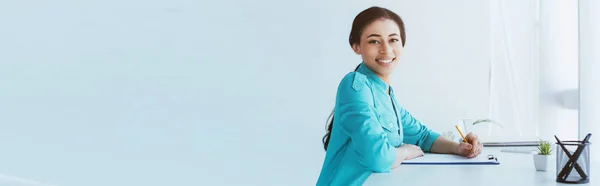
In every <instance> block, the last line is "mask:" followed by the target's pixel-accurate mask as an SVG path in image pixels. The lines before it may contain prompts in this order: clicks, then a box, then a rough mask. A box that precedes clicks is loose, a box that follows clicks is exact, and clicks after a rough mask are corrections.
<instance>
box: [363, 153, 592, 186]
mask: <svg viewBox="0 0 600 186" xmlns="http://www.w3.org/2000/svg"><path fill="white" fill-rule="evenodd" d="M505 148H514V147H485V148H484V149H485V150H484V151H485V152H483V153H482V154H481V155H483V156H487V155H488V154H494V155H495V156H496V157H497V158H498V161H499V162H500V165H400V167H398V168H396V169H394V170H392V171H391V172H390V173H376V174H372V175H371V176H370V177H369V178H368V179H367V181H366V182H365V184H364V185H373V186H384V185H394V186H398V185H419V186H421V185H423V186H427V185H434V186H478V185H482V186H507V185H511V186H515V185H523V186H548V185H570V186H575V185H582V186H591V185H596V186H598V185H600V174H599V172H598V169H597V168H598V167H600V164H598V163H594V162H592V165H591V167H590V174H591V175H590V181H589V182H588V183H586V184H564V183H559V182H556V181H555V180H556V156H555V155H554V154H555V152H556V151H553V152H552V155H551V157H549V159H550V161H549V164H548V170H547V171H546V172H541V171H536V170H535V167H534V165H533V155H532V154H521V153H508V152H500V151H501V149H505ZM523 148H530V149H531V148H534V147H523ZM573 172H575V170H573Z"/></svg>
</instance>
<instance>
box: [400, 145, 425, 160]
mask: <svg viewBox="0 0 600 186" xmlns="http://www.w3.org/2000/svg"><path fill="white" fill-rule="evenodd" d="M399 149H401V150H402V151H403V152H402V153H403V154H404V157H405V158H404V160H410V159H413V158H416V157H421V156H423V155H425V153H424V152H423V150H421V147H419V146H416V145H411V144H406V143H405V144H402V146H400V148H399Z"/></svg>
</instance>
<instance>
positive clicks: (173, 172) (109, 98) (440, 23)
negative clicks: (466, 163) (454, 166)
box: [0, 0, 490, 186]
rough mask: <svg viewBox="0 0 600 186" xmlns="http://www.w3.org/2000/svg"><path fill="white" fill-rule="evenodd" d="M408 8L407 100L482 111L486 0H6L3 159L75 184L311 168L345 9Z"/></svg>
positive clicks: (345, 54) (0, 65)
mask: <svg viewBox="0 0 600 186" xmlns="http://www.w3.org/2000/svg"><path fill="white" fill-rule="evenodd" d="M371 5H386V7H388V8H390V9H392V10H394V11H396V12H398V13H399V14H400V15H401V16H402V17H403V18H404V19H405V22H406V27H407V38H408V39H407V45H406V49H405V54H404V55H403V56H402V65H400V66H399V69H398V71H397V73H396V75H395V76H394V77H393V86H394V87H395V89H396V92H397V97H398V99H399V102H400V103H402V104H403V105H404V106H405V107H406V108H407V109H408V110H409V111H411V112H412V114H414V115H415V116H416V117H417V118H419V119H421V120H423V121H424V122H425V123H426V124H428V125H429V126H430V127H431V128H433V129H435V130H437V131H442V132H443V131H452V130H453V128H452V126H453V125H454V124H455V121H456V120H458V119H461V118H463V117H486V116H487V114H488V110H487V109H488V97H487V96H488V84H487V83H488V73H489V72H488V68H489V60H490V57H489V55H490V40H489V38H490V35H489V19H488V18H489V17H488V13H487V9H488V3H487V1H467V0H462V1H436V2H432V1H408V0H405V1H396V0H389V1H375V2H373V1H368V2H367V1H341V0H340V1H326V2H322V1H317V0H311V1H289V2H288V1H286V2H282V1H273V0H262V1H211V2H208V1H200V2H198V1H185V0H177V1H136V0H129V1H114V0H113V1H106V0H104V1H66V0H62V1H52V2H50V1H3V2H2V3H0V25H2V29H0V41H1V42H0V53H1V54H0V126H1V128H2V130H1V132H0V147H2V153H0V164H1V165H2V166H0V173H2V174H6V175H12V176H16V177H21V178H23V179H29V180H36V181H40V182H44V183H49V184H54V185H60V186H71V185H72V186H75V185H87V186H94V185H113V186H117V185H147V186H151V185H292V184H291V182H292V181H293V182H294V183H296V184H297V185H311V184H314V183H315V181H316V179H317V176H318V174H319V170H320V168H321V163H322V160H323V155H324V152H323V150H322V144H321V141H320V139H321V137H322V136H323V134H324V129H325V120H326V119H327V116H328V114H329V112H330V111H331V109H332V107H333V104H334V97H335V90H336V88H337V87H336V86H337V84H338V83H339V80H340V79H341V78H342V76H343V75H344V74H346V73H347V72H349V71H351V70H352V69H354V67H355V66H356V65H357V64H358V63H359V62H360V58H359V56H356V55H354V53H352V51H351V49H350V47H349V45H348V42H347V38H348V34H349V32H350V26H351V22H352V20H353V18H354V16H355V15H356V14H357V13H358V12H359V11H361V10H363V9H365V8H367V7H369V6H371Z"/></svg>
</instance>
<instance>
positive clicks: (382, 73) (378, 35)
mask: <svg viewBox="0 0 600 186" xmlns="http://www.w3.org/2000/svg"><path fill="white" fill-rule="evenodd" d="M352 48H353V49H354V52H355V53H356V54H359V55H361V56H362V59H363V61H364V63H365V65H367V67H369V69H371V70H372V71H373V72H375V73H376V74H377V75H378V76H379V77H380V78H382V79H383V80H384V81H386V82H388V83H389V81H388V78H389V75H390V74H391V73H392V72H393V71H394V69H395V68H396V65H398V61H399V58H400V54H402V49H403V46H402V38H401V37H400V28H399V27H398V25H397V24H396V22H394V21H393V20H390V19H379V20H377V21H375V22H373V23H371V24H369V25H367V27H365V29H364V30H363V32H362V35H361V36H360V44H358V45H356V44H355V45H354V46H353V47H352Z"/></svg>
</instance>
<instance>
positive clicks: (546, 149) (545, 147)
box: [538, 140, 552, 155]
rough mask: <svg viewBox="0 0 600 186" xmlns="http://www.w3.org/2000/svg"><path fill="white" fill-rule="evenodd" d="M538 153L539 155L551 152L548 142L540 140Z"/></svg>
mask: <svg viewBox="0 0 600 186" xmlns="http://www.w3.org/2000/svg"><path fill="white" fill-rule="evenodd" d="M538 150H539V152H538V154H540V155H550V153H551V152H552V147H550V142H547V141H544V140H540V146H538Z"/></svg>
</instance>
